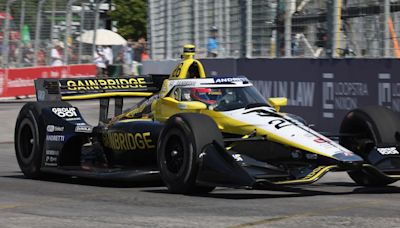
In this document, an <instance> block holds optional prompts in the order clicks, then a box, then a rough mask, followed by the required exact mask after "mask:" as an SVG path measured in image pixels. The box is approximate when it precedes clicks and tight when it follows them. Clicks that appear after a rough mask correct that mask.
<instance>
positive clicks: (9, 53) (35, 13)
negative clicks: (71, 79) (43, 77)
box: [0, 0, 108, 68]
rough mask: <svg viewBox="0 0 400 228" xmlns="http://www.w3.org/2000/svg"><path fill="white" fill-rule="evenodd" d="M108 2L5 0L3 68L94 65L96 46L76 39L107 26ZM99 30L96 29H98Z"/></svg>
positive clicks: (0, 15)
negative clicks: (57, 58)
mask: <svg viewBox="0 0 400 228" xmlns="http://www.w3.org/2000/svg"><path fill="white" fill-rule="evenodd" d="M104 2H105V0H97V1H93V0H36V1H32V0H1V1H0V27H1V28H2V29H1V32H0V49H1V58H0V68H19V67H32V66H35V67H36V66H50V65H52V64H54V61H55V59H54V58H53V57H52V51H53V52H54V51H55V47H56V46H58V49H57V53H58V54H59V58H60V59H59V62H58V65H60V64H61V65H69V64H81V63H92V62H93V61H92V56H93V53H94V50H95V46H94V44H87V43H82V42H78V41H77V40H76V38H77V37H78V36H79V35H80V34H82V33H83V32H85V31H87V30H94V28H99V27H104V26H103V25H101V23H102V22H103V20H101V19H100V17H101V16H102V15H103V14H104V12H105V11H107V10H108V5H107V4H104ZM95 31H96V30H95Z"/></svg>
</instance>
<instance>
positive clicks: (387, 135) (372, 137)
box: [339, 106, 400, 187]
mask: <svg viewBox="0 0 400 228" xmlns="http://www.w3.org/2000/svg"><path fill="white" fill-rule="evenodd" d="M399 132H400V118H399V116H398V115H397V114H396V113H394V112H393V111H391V110H390V109H387V108H385V107H382V106H368V107H364V108H359V109H355V110H352V111H350V112H349V113H348V114H347V115H346V116H345V118H344V119H343V121H342V124H341V126H340V133H341V134H354V135H356V136H354V137H348V136H344V137H340V139H339V143H340V144H341V145H342V146H344V147H346V148H348V149H349V150H351V151H353V152H355V153H356V154H358V155H360V156H361V157H362V158H363V159H364V160H366V161H368V153H369V152H370V151H371V149H373V147H374V146H377V145H379V144H392V145H395V144H397V143H398V138H399ZM348 174H349V176H350V177H351V179H353V180H354V181H355V182H356V183H357V184H359V185H362V186H375V187H378V186H386V185H388V184H391V183H394V182H395V180H387V179H385V180H383V179H381V178H379V177H376V176H374V175H373V174H371V173H368V172H367V171H366V170H363V169H361V170H354V171H349V172H348Z"/></svg>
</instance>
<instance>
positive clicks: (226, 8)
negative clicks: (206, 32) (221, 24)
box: [224, 0, 231, 56]
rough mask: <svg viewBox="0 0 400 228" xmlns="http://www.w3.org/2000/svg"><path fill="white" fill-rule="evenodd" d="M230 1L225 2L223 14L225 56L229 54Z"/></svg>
mask: <svg viewBox="0 0 400 228" xmlns="http://www.w3.org/2000/svg"><path fill="white" fill-rule="evenodd" d="M230 13H231V12H230V0H225V5H224V14H225V42H226V44H225V55H227V56H230V54H231V22H230V20H231V17H230Z"/></svg>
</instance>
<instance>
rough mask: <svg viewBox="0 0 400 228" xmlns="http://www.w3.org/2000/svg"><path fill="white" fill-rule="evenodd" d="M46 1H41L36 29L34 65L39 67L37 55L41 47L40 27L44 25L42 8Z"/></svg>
mask: <svg viewBox="0 0 400 228" xmlns="http://www.w3.org/2000/svg"><path fill="white" fill-rule="evenodd" d="M45 1H46V0H39V4H38V7H37V13H36V29H35V55H34V57H33V62H34V65H35V66H37V55H38V52H39V45H40V27H41V25H42V7H43V4H44V2H45Z"/></svg>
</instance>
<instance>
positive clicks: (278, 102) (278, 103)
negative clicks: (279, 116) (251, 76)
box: [268, 97, 287, 112]
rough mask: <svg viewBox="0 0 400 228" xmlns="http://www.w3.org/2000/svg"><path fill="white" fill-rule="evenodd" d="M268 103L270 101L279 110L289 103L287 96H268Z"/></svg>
mask: <svg viewBox="0 0 400 228" xmlns="http://www.w3.org/2000/svg"><path fill="white" fill-rule="evenodd" d="M268 103H270V104H271V105H272V106H273V107H274V108H275V109H276V111H277V112H279V110H280V109H281V107H282V106H286V105H287V98H286V97H271V98H268Z"/></svg>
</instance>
